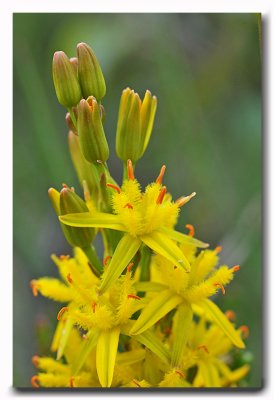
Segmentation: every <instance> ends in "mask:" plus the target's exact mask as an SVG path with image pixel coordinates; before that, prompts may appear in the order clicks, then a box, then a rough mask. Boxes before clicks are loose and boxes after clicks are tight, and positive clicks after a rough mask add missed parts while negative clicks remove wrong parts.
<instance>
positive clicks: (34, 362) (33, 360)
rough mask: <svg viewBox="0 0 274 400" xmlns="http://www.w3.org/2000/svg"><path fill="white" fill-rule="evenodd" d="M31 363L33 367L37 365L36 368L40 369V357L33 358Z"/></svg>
mask: <svg viewBox="0 0 274 400" xmlns="http://www.w3.org/2000/svg"><path fill="white" fill-rule="evenodd" d="M31 362H32V364H33V365H35V367H36V368H38V365H39V357H38V356H33V357H32V359H31Z"/></svg>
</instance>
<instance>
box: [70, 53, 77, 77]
mask: <svg viewBox="0 0 274 400" xmlns="http://www.w3.org/2000/svg"><path fill="white" fill-rule="evenodd" d="M69 62H70V63H71V65H72V67H73V69H74V71H75V74H76V76H77V75H78V58H77V57H71V58H70V59H69Z"/></svg>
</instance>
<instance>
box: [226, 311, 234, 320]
mask: <svg viewBox="0 0 274 400" xmlns="http://www.w3.org/2000/svg"><path fill="white" fill-rule="evenodd" d="M225 315H226V316H227V318H228V319H229V320H230V321H235V320H236V314H235V312H234V311H232V310H227V311H226V312H225Z"/></svg>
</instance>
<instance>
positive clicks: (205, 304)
mask: <svg viewBox="0 0 274 400" xmlns="http://www.w3.org/2000/svg"><path fill="white" fill-rule="evenodd" d="M198 305H199V306H201V307H202V308H203V309H204V311H205V312H206V313H208V314H209V315H210V316H211V317H212V319H213V321H214V322H215V323H216V324H217V325H218V326H219V327H220V328H221V329H222V330H223V332H224V333H225V334H226V335H227V336H228V337H229V339H230V340H231V342H232V343H233V344H234V345H235V346H236V347H239V349H244V348H245V344H244V342H243V341H242V339H241V337H240V334H239V332H237V331H236V330H235V328H234V326H233V325H232V324H231V322H230V321H229V320H228V318H227V317H226V316H225V314H223V312H222V311H221V310H220V309H219V307H218V306H217V305H216V304H215V303H213V302H212V301H211V300H208V299H204V300H201V301H200V302H199V303H198Z"/></svg>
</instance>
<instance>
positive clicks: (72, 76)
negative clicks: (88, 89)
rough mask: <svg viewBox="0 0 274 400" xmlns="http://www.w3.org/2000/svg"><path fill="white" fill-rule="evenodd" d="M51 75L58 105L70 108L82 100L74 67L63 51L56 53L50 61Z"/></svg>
mask: <svg viewBox="0 0 274 400" xmlns="http://www.w3.org/2000/svg"><path fill="white" fill-rule="evenodd" d="M52 75H53V83H54V87H55V91H56V95H57V98H58V101H59V103H60V104H62V105H63V106H65V107H67V108H71V107H72V106H75V105H77V104H78V103H79V101H80V99H81V98H82V93H81V88H80V85H79V82H78V79H77V73H76V71H75V66H73V65H72V63H71V62H70V60H69V59H68V57H67V55H66V54H65V53H64V52H63V51H56V52H55V53H54V56H53V61H52Z"/></svg>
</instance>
